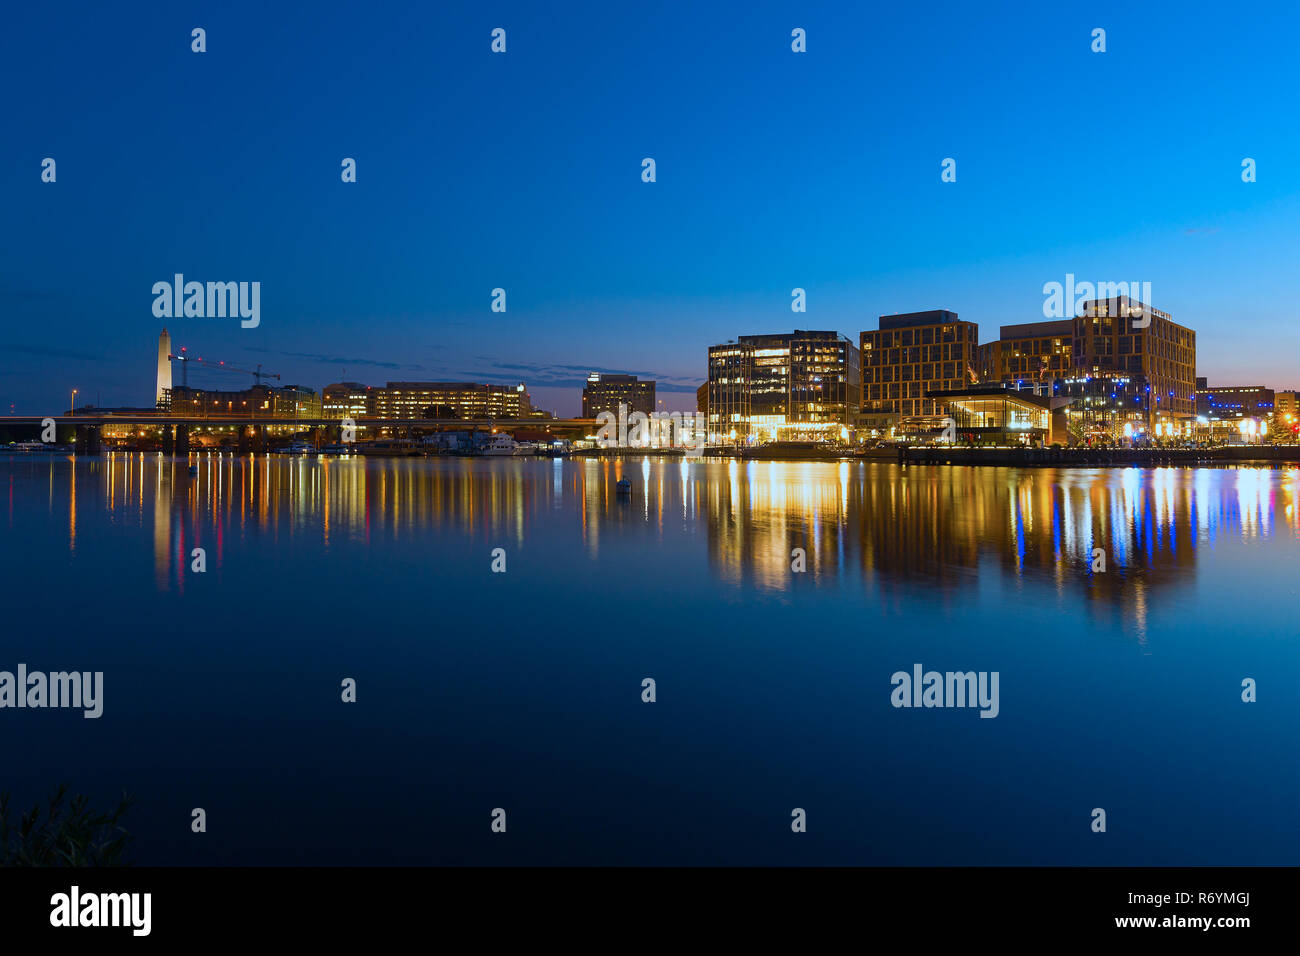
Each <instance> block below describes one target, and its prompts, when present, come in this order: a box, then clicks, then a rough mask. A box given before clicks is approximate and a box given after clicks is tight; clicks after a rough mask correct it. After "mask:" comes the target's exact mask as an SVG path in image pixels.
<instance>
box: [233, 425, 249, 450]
mask: <svg viewBox="0 0 1300 956" xmlns="http://www.w3.org/2000/svg"><path fill="white" fill-rule="evenodd" d="M249 427H250V426H248V425H240V426H239V434H238V436H237V437H236V439H235V450H236V451H237V452H238V453H239V454H240V455H247V454H248V453H249V452H251V451H252V450H253V440H252V436H251V435H249Z"/></svg>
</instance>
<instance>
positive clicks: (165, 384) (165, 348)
mask: <svg viewBox="0 0 1300 956" xmlns="http://www.w3.org/2000/svg"><path fill="white" fill-rule="evenodd" d="M171 354H172V337H171V334H170V333H168V331H167V330H166V329H163V330H162V331H161V332H159V333H158V381H157V387H156V394H155V395H154V404H155V406H156V407H158V408H166V401H167V393H168V392H170V391H171V387H172V363H171Z"/></svg>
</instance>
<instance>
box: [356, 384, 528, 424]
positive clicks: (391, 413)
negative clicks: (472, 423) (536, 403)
mask: <svg viewBox="0 0 1300 956" xmlns="http://www.w3.org/2000/svg"><path fill="white" fill-rule="evenodd" d="M368 408H369V411H368V415H369V416H372V417H375V418H406V419H415V418H443V419H452V418H460V419H471V418H472V419H483V418H527V417H530V415H531V413H532V403H531V402H530V401H529V399H528V391H527V390H526V389H525V388H524V386H523V383H522V382H521V383H520V384H518V385H480V384H476V383H474V382H389V383H388V384H387V385H386V386H384V387H383V388H372V389H370V398H369V401H368Z"/></svg>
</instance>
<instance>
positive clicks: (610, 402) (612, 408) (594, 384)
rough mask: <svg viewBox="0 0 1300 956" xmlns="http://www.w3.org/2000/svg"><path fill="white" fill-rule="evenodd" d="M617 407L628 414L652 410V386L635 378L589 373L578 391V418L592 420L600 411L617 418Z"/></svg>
mask: <svg viewBox="0 0 1300 956" xmlns="http://www.w3.org/2000/svg"><path fill="white" fill-rule="evenodd" d="M620 405H626V406H627V411H628V414H631V413H632V412H644V413H645V414H647V415H649V414H650V413H651V412H653V411H654V410H655V383H654V382H642V381H640V380H639V379H638V378H637V377H636V376H635V375H610V374H606V373H603V372H592V373H591V374H590V375H588V376H587V384H586V385H585V386H583V389H582V417H583V418H595V417H596V416H598V415H599V414H600V413H601V412H609V413H610V414H611V415H618V409H619V406H620Z"/></svg>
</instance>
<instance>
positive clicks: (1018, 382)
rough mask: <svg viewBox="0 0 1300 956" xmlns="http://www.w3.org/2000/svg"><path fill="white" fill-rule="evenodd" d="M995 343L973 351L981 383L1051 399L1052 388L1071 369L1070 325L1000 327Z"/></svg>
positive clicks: (1062, 321) (1060, 321)
mask: <svg viewBox="0 0 1300 956" xmlns="http://www.w3.org/2000/svg"><path fill="white" fill-rule="evenodd" d="M999 332H1000V335H999V337H998V338H997V339H995V340H994V341H992V342H988V343H986V344H982V345H979V346H978V347H977V348H976V353H975V354H976V365H975V368H976V371H977V372H978V373H979V378H980V381H981V382H982V383H989V384H1005V385H1010V386H1012V387H1014V388H1016V389H1020V390H1028V391H1031V392H1034V393H1035V394H1038V395H1052V394H1053V389H1052V384H1053V383H1054V382H1055V381H1056V380H1058V379H1063V378H1067V377H1069V376H1070V374H1071V372H1072V370H1073V367H1074V358H1073V338H1074V322H1073V321H1072V320H1070V319H1058V320H1055V321H1050V322H1028V323H1024V324H1022V325H1004V326H1002V328H1001V329H1000V330H999Z"/></svg>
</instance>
